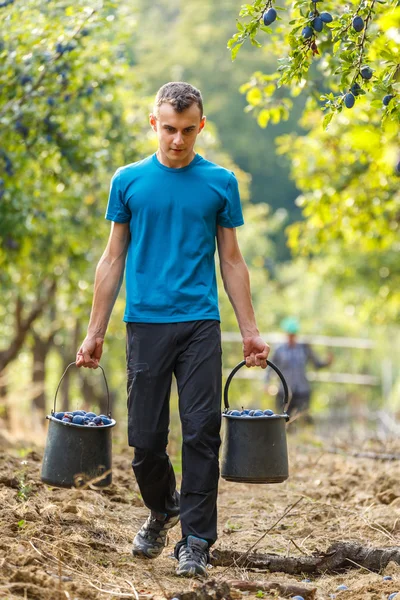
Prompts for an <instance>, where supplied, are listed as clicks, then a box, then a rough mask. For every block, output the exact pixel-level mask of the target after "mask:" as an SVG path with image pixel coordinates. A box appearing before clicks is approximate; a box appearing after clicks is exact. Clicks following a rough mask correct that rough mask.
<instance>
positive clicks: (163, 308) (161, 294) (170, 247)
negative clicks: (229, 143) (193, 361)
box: [106, 154, 244, 323]
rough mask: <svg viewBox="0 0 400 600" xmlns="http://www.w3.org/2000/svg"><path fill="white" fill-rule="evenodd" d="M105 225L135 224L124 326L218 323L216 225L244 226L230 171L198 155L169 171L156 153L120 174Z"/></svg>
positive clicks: (131, 242) (131, 244) (132, 230)
mask: <svg viewBox="0 0 400 600" xmlns="http://www.w3.org/2000/svg"><path fill="white" fill-rule="evenodd" d="M188 189H190V190H191V193H190V195H188V193H187V191H188ZM106 218H107V219H109V220H110V221H115V222H118V223H128V222H129V224H130V236H131V239H130V243H129V249H128V256H127V263H126V275H125V277H126V309H125V315H124V321H126V322H137V323H174V322H175V323H176V322H183V321H196V320H201V319H216V320H219V319H220V315H219V309H218V292H217V281H216V274H215V260H214V254H215V248H216V233H217V225H220V226H222V227H238V226H240V225H243V222H244V221H243V215H242V208H241V204H240V197H239V190H238V184H237V180H236V177H235V175H234V174H233V173H232V172H231V171H228V170H226V169H224V168H223V167H220V166H219V165H216V164H214V163H212V162H209V161H208V160H205V159H204V158H202V157H201V156H200V155H199V154H196V155H195V157H194V159H193V160H192V161H191V162H190V163H189V164H188V165H187V166H185V167H182V168H180V169H176V168H170V167H167V166H165V165H163V164H161V163H160V162H159V160H158V158H157V156H156V154H153V155H152V156H149V157H148V158H146V159H144V160H141V161H139V162H136V163H133V164H129V165H127V166H125V167H122V168H120V169H118V170H117V172H116V173H115V175H114V177H113V178H112V181H111V187H110V194H109V200H108V206H107V210H106ZM155 232H157V233H156V236H155ZM155 238H156V241H157V243H154V242H155Z"/></svg>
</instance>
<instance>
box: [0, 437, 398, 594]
mask: <svg viewBox="0 0 400 600" xmlns="http://www.w3.org/2000/svg"><path fill="white" fill-rule="evenodd" d="M289 449H290V473H291V476H290V478H289V480H288V481H286V482H285V483H283V484H280V485H269V486H261V485H247V486H246V485H243V484H234V483H227V482H224V481H222V482H221V487H220V497H219V534H220V537H219V540H218V542H217V544H216V547H217V548H220V549H230V550H237V551H242V552H244V551H246V550H248V549H249V548H250V546H251V545H252V544H253V543H254V542H256V541H257V540H258V539H259V538H260V537H261V536H262V534H263V532H265V531H267V530H268V529H269V528H270V527H271V526H272V525H273V524H274V523H275V522H276V521H277V520H278V519H279V517H280V516H281V515H282V514H283V513H284V512H285V510H286V509H287V508H288V507H290V506H291V505H292V504H294V503H295V502H296V501H297V500H298V499H299V498H302V500H301V502H300V503H299V504H298V505H297V506H296V507H295V508H294V509H293V510H292V511H291V512H290V513H289V514H288V515H287V516H286V517H285V518H284V519H283V520H282V521H281V522H280V523H279V524H278V525H277V526H276V527H275V528H274V529H273V530H272V531H271V532H270V533H269V534H268V535H266V536H265V537H264V539H262V540H261V541H260V543H259V544H258V545H257V551H258V552H260V553H262V552H265V553H271V552H272V553H276V554H279V555H282V556H289V555H290V556H302V555H303V556H304V555H311V554H312V553H314V552H318V553H321V552H323V551H325V550H326V549H327V548H328V547H329V545H330V544H331V543H332V542H334V541H349V540H352V541H357V542H359V543H362V544H363V545H366V546H374V547H378V548H384V547H393V546H399V547H400V461H393V462H383V461H377V460H372V459H365V458H356V457H352V456H345V455H342V454H332V453H329V452H327V451H325V450H324V448H323V443H322V442H316V441H315V440H312V438H311V437H310V438H309V439H308V440H306V441H304V439H303V440H301V439H300V438H299V437H298V436H291V437H290V439H289ZM367 449H369V450H377V447H376V446H374V445H371V444H370V446H369V447H368V448H367ZM379 450H380V451H382V449H381V448H378V451H379ZM399 451H400V441H397V442H396V443H395V442H393V443H391V444H388V445H386V447H385V452H399ZM40 461H41V451H39V450H37V451H32V450H30V451H29V452H27V451H24V450H23V449H21V448H20V449H19V450H17V449H16V448H8V449H7V450H4V451H3V452H2V453H1V454H0V523H1V530H0V598H7V599H10V600H12V599H14V598H15V599H16V598H27V599H37V600H59V599H61V598H63V599H64V598H65V599H67V600H68V599H70V600H95V599H96V600H97V599H106V598H108V599H109V600H115V599H116V598H135V593H134V591H133V588H135V589H136V591H137V593H138V594H139V597H140V598H146V597H147V598H149V599H150V598H151V597H152V596H155V597H159V598H160V597H161V598H162V597H168V598H170V597H171V596H172V595H173V593H176V592H182V591H184V590H190V589H191V588H192V587H193V583H192V582H190V581H182V580H181V579H179V578H178V577H176V576H175V575H174V568H175V561H174V559H173V558H172V557H171V553H172V549H173V544H174V542H175V541H176V540H177V539H178V538H179V531H178V530H173V531H172V533H171V539H170V542H169V546H168V548H167V549H166V550H165V552H164V554H163V556H162V557H161V558H159V559H157V560H156V561H154V562H150V561H145V562H143V561H138V560H134V559H133V558H132V556H131V554H130V546H131V540H132V539H133V537H134V534H135V533H136V531H137V529H138V527H139V526H140V524H141V523H142V521H143V520H144V518H145V517H146V514H147V513H146V510H144V509H143V508H142V504H141V500H140V497H139V495H138V491H137V488H136V487H135V483H134V479H133V475H132V473H131V467H130V455H129V454H128V453H127V455H126V456H121V455H118V456H114V461H113V473H114V474H113V477H114V479H113V484H112V486H111V487H110V488H109V489H106V490H103V491H95V490H85V491H80V490H60V489H56V488H50V487H48V486H46V485H44V484H42V482H41V481H40ZM383 575H386V576H387V575H391V577H392V579H391V580H383ZM210 577H212V578H216V579H227V580H232V579H242V580H254V581H259V582H270V581H280V582H301V581H302V580H304V579H305V577H306V576H304V575H300V576H290V575H287V574H285V573H267V572H265V571H263V572H254V571H248V570H246V569H244V568H236V569H235V568H230V569H224V568H221V567H218V568H210ZM307 577H308V578H309V579H310V580H311V582H310V583H309V584H302V585H308V586H310V587H314V588H316V590H317V593H316V598H318V600H332V598H334V596H333V595H336V598H337V599H338V600H339V599H340V600H341V599H343V600H356V599H357V600H361V599H362V600H381V599H382V600H384V599H387V598H388V597H389V595H390V594H392V593H394V592H398V593H399V594H398V596H399V600H400V566H399V565H396V564H394V563H390V564H389V565H388V566H387V567H386V569H385V570H384V572H383V571H382V572H381V573H372V572H368V571H367V570H365V569H357V568H354V569H350V570H348V571H347V572H345V573H340V574H334V575H332V574H325V575H323V576H318V577H316V576H307ZM341 584H342V585H346V586H347V587H348V588H349V589H348V590H347V591H341V592H338V591H336V590H337V587H338V586H339V585H341ZM233 597H236V598H243V599H244V598H248V599H250V598H277V597H280V596H277V595H274V594H268V593H267V592H261V591H259V592H257V593H256V592H255V593H249V592H244V593H240V592H235V593H234V596H233ZM396 600H397V599H396Z"/></svg>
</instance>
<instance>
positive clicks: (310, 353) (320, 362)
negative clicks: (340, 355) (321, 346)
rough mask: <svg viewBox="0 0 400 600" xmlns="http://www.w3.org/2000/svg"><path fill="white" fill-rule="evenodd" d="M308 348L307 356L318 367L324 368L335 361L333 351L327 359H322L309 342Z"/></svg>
mask: <svg viewBox="0 0 400 600" xmlns="http://www.w3.org/2000/svg"><path fill="white" fill-rule="evenodd" d="M306 350H307V357H308V358H309V360H311V362H312V363H313V365H314V367H315V368H316V369H323V368H324V367H329V365H330V364H332V362H333V354H332V352H329V354H328V357H327V359H326V360H321V359H320V358H319V357H318V356H317V355H316V354H315V352H314V350H313V349H312V348H311V346H310V345H309V344H306Z"/></svg>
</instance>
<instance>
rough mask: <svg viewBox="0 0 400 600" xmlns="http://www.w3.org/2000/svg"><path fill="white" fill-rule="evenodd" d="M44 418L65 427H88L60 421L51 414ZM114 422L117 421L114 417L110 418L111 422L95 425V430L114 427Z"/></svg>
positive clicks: (87, 427)
mask: <svg viewBox="0 0 400 600" xmlns="http://www.w3.org/2000/svg"><path fill="white" fill-rule="evenodd" d="M46 419H48V420H49V421H53V422H56V423H59V424H60V425H66V426H67V427H79V429H89V426H88V425H79V424H78V423H67V422H66V421H61V420H60V419H56V417H54V416H53V415H46ZM116 424H117V421H116V420H115V419H111V423H110V424H109V425H101V426H99V427H96V431H97V430H99V429H110V428H111V427H114V426H115V425H116ZM90 429H94V428H93V427H90Z"/></svg>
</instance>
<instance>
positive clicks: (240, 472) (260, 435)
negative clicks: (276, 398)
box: [221, 360, 289, 483]
mask: <svg viewBox="0 0 400 600" xmlns="http://www.w3.org/2000/svg"><path fill="white" fill-rule="evenodd" d="M245 364H246V361H242V362H241V363H239V364H238V365H236V367H235V368H234V369H233V371H232V372H231V374H230V375H229V377H228V379H227V381H226V384H225V390H224V404H225V412H224V413H223V415H222V416H223V433H222V453H221V477H222V478H223V479H226V480H227V481H237V482H242V483H281V482H282V481H285V480H286V479H287V478H288V477H289V463H288V452H287V442H286V422H287V421H288V420H289V416H288V415H287V414H286V413H285V409H286V408H287V403H288V397H289V392H288V386H287V383H286V381H285V378H284V376H283V374H282V373H281V371H280V370H279V369H278V367H276V365H274V364H273V363H272V362H270V361H269V360H267V364H268V365H269V367H271V368H272V369H273V370H274V371H276V373H277V374H278V376H279V378H280V379H281V381H282V385H283V390H284V394H285V397H284V412H283V414H281V415H276V414H274V415H272V416H268V417H267V416H262V417H244V416H232V415H228V414H227V411H228V409H229V402H228V389H229V385H230V383H231V380H232V378H233V376H234V375H235V373H236V372H237V371H238V370H239V369H240V368H241V367H243V366H244V365H245Z"/></svg>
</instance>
